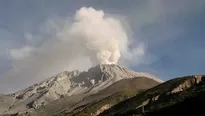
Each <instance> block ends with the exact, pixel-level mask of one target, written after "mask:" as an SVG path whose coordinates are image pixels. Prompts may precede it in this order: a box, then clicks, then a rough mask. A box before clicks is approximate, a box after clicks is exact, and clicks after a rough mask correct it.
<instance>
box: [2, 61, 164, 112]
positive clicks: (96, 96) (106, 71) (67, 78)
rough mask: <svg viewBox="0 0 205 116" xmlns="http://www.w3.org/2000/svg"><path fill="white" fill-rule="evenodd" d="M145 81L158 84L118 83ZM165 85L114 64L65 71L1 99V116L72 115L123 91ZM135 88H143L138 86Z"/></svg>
mask: <svg viewBox="0 0 205 116" xmlns="http://www.w3.org/2000/svg"><path fill="white" fill-rule="evenodd" d="M142 77H144V78H146V79H148V80H151V81H154V82H155V84H150V85H148V86H147V85H146V83H147V82H146V81H145V82H143V81H142V84H140V83H131V82H129V81H128V82H123V83H117V82H118V81H120V80H124V79H133V78H142ZM146 79H145V80H146ZM142 80H143V79H142ZM161 82H163V81H162V80H160V79H158V78H156V77H154V76H152V75H150V74H148V73H143V72H134V71H132V70H130V69H127V68H124V67H121V66H118V65H114V64H111V65H107V64H105V65H97V66H95V67H92V68H90V69H89V70H88V71H84V72H80V71H77V70H74V71H64V72H62V73H60V74H57V75H55V76H53V77H50V78H48V79H46V80H43V81H42V82H39V83H36V84H34V85H32V86H30V87H28V88H26V89H23V90H20V91H18V92H15V93H12V94H8V95H1V96H0V102H1V104H0V114H21V113H24V112H25V113H29V114H33V115H39V116H42V115H51V114H52V115H53V114H56V113H58V112H61V111H64V110H66V111H67V112H70V111H72V110H73V109H76V108H77V107H80V106H82V105H85V104H88V103H91V102H93V101H98V100H101V99H103V98H105V97H108V96H110V95H112V94H114V93H116V92H119V91H123V89H124V88H128V89H130V88H136V89H137V88H139V89H147V88H150V87H153V86H154V85H156V84H158V83H161ZM114 83H116V85H115V84H114ZM126 83H128V84H126ZM135 84H137V85H139V86H134V85H135ZM112 85H115V86H112ZM107 87H110V88H109V89H107ZM103 90H104V91H103Z"/></svg>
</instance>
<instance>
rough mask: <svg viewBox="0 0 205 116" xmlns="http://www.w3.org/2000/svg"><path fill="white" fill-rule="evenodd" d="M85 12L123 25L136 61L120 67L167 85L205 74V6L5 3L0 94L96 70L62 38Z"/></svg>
mask: <svg viewBox="0 0 205 116" xmlns="http://www.w3.org/2000/svg"><path fill="white" fill-rule="evenodd" d="M82 7H84V8H91V7H92V8H93V9H95V10H97V11H100V10H101V11H103V13H104V14H105V16H106V17H110V18H112V19H116V21H120V22H121V25H122V27H123V29H124V31H123V32H126V34H127V38H128V39H125V40H127V41H128V43H129V45H128V44H127V45H125V46H126V49H129V50H127V51H129V52H130V53H131V54H134V55H133V56H132V57H131V58H128V59H126V58H125V57H126V55H125V54H121V59H122V60H120V62H121V63H120V65H124V66H125V67H128V68H131V69H132V70H135V71H143V72H149V73H151V74H153V75H155V76H157V77H159V78H161V79H162V80H169V79H172V78H175V77H180V76H186V75H194V74H205V54H204V53H205V46H204V43H205V0H195V1H194V0H1V1H0V49H1V50H0V93H9V92H14V91H17V90H20V89H22V88H25V87H27V86H29V85H31V84H34V83H36V82H39V81H41V80H44V79H46V78H48V76H52V75H55V74H57V73H59V72H62V71H64V70H74V69H79V70H87V69H88V68H89V67H90V66H91V64H90V63H89V62H88V59H86V58H87V57H85V56H83V57H82V58H81V57H80V56H82V53H81V52H82V51H81V50H80V49H78V47H79V45H80V44H76V41H75V40H72V39H69V41H67V43H66V42H62V41H61V40H59V37H57V35H58V34H64V36H66V37H67V36H68V35H66V34H67V30H66V29H67V28H68V29H69V28H70V27H71V26H72V24H73V22H75V14H76V12H77V10H79V9H81V8H82ZM116 27H118V26H116ZM113 28H114V27H113ZM123 29H122V30H123ZM113 30H115V29H113ZM116 30H117V29H116ZM111 32H112V31H111ZM114 32H115V31H114ZM118 32H121V30H118ZM116 33H117V32H116ZM120 36H121V35H120ZM120 36H119V37H120ZM122 36H123V34H122ZM116 37H118V36H116ZM56 38H57V39H56ZM69 38H72V37H70V35H69ZM72 42H73V43H72ZM71 43H72V44H71ZM123 45H124V44H123ZM76 46H78V47H76ZM135 48H136V49H135ZM76 59H77V60H76ZM124 59H126V60H124Z"/></svg>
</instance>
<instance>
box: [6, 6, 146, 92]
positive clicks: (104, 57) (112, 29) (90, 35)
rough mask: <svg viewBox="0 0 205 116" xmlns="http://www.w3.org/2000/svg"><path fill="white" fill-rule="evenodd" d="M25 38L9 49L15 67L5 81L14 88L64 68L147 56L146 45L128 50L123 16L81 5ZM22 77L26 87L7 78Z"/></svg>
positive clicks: (17, 78)
mask: <svg viewBox="0 0 205 116" xmlns="http://www.w3.org/2000/svg"><path fill="white" fill-rule="evenodd" d="M27 37H29V38H27ZM25 39H26V40H27V41H28V42H27V44H26V45H25V46H22V47H21V48H14V49H10V51H9V55H10V60H11V62H12V70H10V72H9V73H7V75H6V76H5V77H3V78H2V81H3V82H5V83H7V85H6V86H9V87H10V88H11V90H16V89H18V88H16V87H17V86H18V87H20V88H19V89H21V88H24V87H26V86H29V85H31V84H33V83H36V82H39V81H41V80H42V78H47V77H49V76H53V75H55V74H57V73H59V72H62V71H65V70H68V71H69V70H81V71H82V70H87V69H89V68H90V67H92V66H95V65H97V64H117V63H120V64H123V65H129V63H130V64H137V63H140V62H141V58H142V57H143V56H144V47H143V44H140V45H139V46H138V45H137V44H136V45H135V46H136V47H135V48H133V49H129V43H130V42H131V40H129V39H128V34H127V32H126V28H125V27H124V25H123V24H122V22H121V20H120V19H118V18H117V17H115V16H112V15H106V13H104V11H103V10H96V9H94V8H92V7H89V8H87V7H83V8H80V9H79V10H77V11H76V13H75V15H74V17H73V18H70V17H68V18H65V19H59V20H52V19H51V20H48V21H47V22H46V23H45V24H44V25H43V26H42V28H41V31H40V33H38V34H32V33H26V37H25ZM39 41H40V42H39ZM38 43H40V44H38ZM132 61H134V62H132ZM125 62H126V63H125ZM28 78H29V79H28ZM19 79H20V80H24V81H23V82H24V84H23V87H22V81H15V82H16V84H15V87H14V86H13V84H12V82H11V81H8V80H19ZM25 83H26V84H25Z"/></svg>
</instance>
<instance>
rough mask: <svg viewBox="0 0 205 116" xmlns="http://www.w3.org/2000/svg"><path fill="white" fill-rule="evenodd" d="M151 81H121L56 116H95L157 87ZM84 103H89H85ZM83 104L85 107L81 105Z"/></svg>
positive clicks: (132, 79) (143, 79) (156, 83)
mask: <svg viewBox="0 0 205 116" xmlns="http://www.w3.org/2000/svg"><path fill="white" fill-rule="evenodd" d="M158 84H159V82H156V81H154V80H152V79H149V78H146V77H140V78H129V79H122V80H120V81H118V82H116V83H114V84H112V85H110V86H109V87H107V88H106V89H104V90H102V91H100V92H98V93H97V94H93V95H91V96H88V97H86V98H84V100H82V101H81V102H80V104H79V105H78V106H80V107H77V108H75V109H74V110H73V111H72V112H69V111H67V110H66V111H63V112H61V113H60V114H59V115H58V116H85V115H88V116H89V115H93V116H94V115H97V114H98V113H99V112H101V111H102V110H103V109H104V107H106V106H109V107H111V106H113V105H115V104H117V103H119V102H120V101H123V100H125V99H128V98H130V97H132V96H134V95H136V94H137V93H138V92H141V91H143V90H146V89H149V88H152V87H154V86H156V85H158ZM86 101H89V102H87V103H86ZM82 103H84V104H85V105H83V104H82Z"/></svg>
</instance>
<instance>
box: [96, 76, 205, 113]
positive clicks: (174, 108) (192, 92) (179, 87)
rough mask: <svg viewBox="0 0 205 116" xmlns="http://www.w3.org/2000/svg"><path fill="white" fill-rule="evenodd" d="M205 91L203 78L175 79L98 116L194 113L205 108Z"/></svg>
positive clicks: (204, 79)
mask: <svg viewBox="0 0 205 116" xmlns="http://www.w3.org/2000/svg"><path fill="white" fill-rule="evenodd" d="M204 92H205V76H204V75H199V76H187V77H183V78H176V79H172V80H170V81H167V82H165V83H162V84H160V85H158V86H156V87H153V88H151V89H148V90H146V91H145V92H143V93H141V94H138V95H136V96H134V97H132V98H130V99H127V100H125V101H123V102H120V103H119V104H117V105H115V106H113V107H111V108H110V109H108V110H106V111H104V112H103V113H101V114H100V115H99V116H133V115H149V116H155V115H166V116H167V115H170V116H173V115H175V116H176V115H180V116H181V115H184V114H186V113H187V112H188V113H189V112H190V114H194V113H197V112H201V111H198V108H199V109H200V108H202V107H201V106H200V105H202V106H204V103H205V100H203V99H202V98H203V96H204V94H205V93H204ZM182 106H183V107H182ZM195 106H196V107H195Z"/></svg>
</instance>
